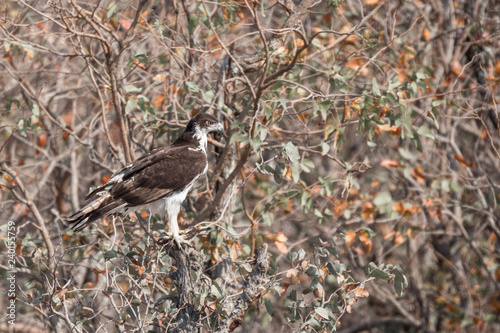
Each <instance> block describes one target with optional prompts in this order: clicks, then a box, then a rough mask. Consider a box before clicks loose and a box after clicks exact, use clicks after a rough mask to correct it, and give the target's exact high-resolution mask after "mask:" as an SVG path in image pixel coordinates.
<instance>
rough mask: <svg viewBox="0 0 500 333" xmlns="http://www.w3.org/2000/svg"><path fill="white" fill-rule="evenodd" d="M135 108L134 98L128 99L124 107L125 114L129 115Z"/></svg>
mask: <svg viewBox="0 0 500 333" xmlns="http://www.w3.org/2000/svg"><path fill="white" fill-rule="evenodd" d="M136 106H137V100H136V99H135V98H133V97H132V98H129V100H128V101H127V105H125V114H129V113H130V112H132V110H134V108H135V107H136Z"/></svg>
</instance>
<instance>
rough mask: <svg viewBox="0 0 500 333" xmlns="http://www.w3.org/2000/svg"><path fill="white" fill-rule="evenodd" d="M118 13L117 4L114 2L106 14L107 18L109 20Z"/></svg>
mask: <svg viewBox="0 0 500 333" xmlns="http://www.w3.org/2000/svg"><path fill="white" fill-rule="evenodd" d="M117 12H118V7H117V6H116V3H114V2H112V3H110V4H109V6H108V11H107V12H106V17H107V18H108V19H109V18H110V17H111V16H113V15H115V14H116V13H117Z"/></svg>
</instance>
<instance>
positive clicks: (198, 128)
mask: <svg viewBox="0 0 500 333" xmlns="http://www.w3.org/2000/svg"><path fill="white" fill-rule="evenodd" d="M186 131H192V132H199V134H201V133H203V134H204V135H207V134H208V133H210V132H224V126H223V125H222V124H221V123H220V122H219V121H218V120H217V119H216V118H215V117H214V116H212V115H210V114H208V113H200V114H197V115H196V116H194V117H193V118H191V120H190V121H189V123H188V125H187V127H186Z"/></svg>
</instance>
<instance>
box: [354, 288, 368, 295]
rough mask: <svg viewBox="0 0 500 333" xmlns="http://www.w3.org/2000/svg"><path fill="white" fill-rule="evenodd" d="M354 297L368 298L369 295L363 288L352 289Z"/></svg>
mask: <svg viewBox="0 0 500 333" xmlns="http://www.w3.org/2000/svg"><path fill="white" fill-rule="evenodd" d="M353 293H354V296H356V297H358V298H367V297H368V296H370V293H369V292H368V290H366V289H364V288H361V287H359V288H356V289H354V292H353Z"/></svg>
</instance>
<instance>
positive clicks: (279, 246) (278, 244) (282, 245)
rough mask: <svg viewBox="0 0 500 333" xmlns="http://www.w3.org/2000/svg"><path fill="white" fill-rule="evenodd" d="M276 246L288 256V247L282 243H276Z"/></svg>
mask: <svg viewBox="0 0 500 333" xmlns="http://www.w3.org/2000/svg"><path fill="white" fill-rule="evenodd" d="M274 244H275V245H276V247H277V248H278V250H279V251H280V252H281V253H283V254H286V253H287V252H288V248H287V247H286V245H285V244H284V243H282V242H278V241H276V242H274Z"/></svg>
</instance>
